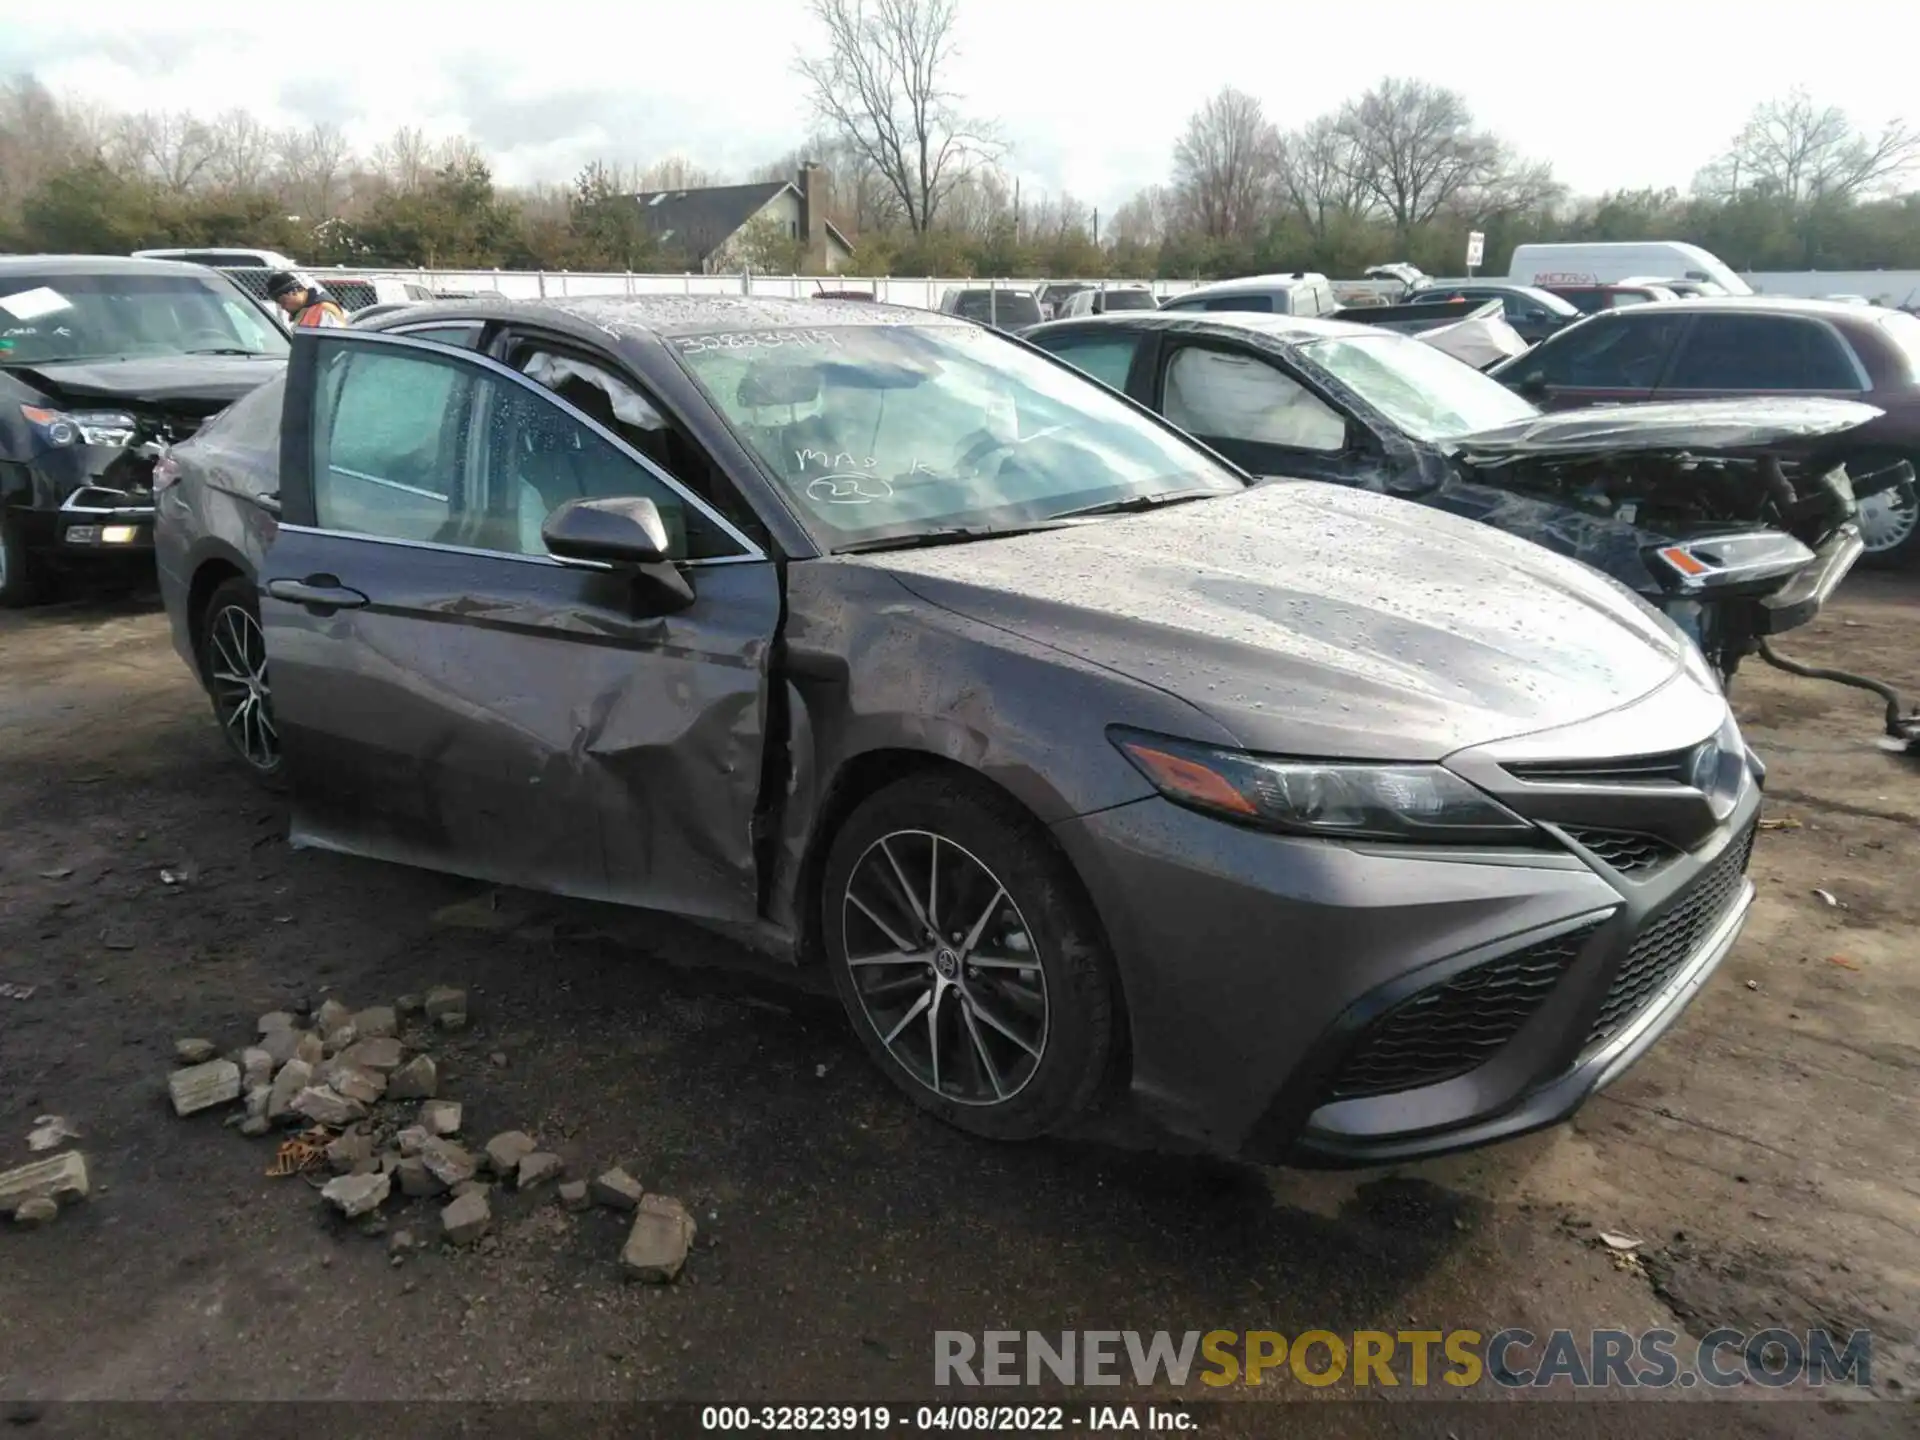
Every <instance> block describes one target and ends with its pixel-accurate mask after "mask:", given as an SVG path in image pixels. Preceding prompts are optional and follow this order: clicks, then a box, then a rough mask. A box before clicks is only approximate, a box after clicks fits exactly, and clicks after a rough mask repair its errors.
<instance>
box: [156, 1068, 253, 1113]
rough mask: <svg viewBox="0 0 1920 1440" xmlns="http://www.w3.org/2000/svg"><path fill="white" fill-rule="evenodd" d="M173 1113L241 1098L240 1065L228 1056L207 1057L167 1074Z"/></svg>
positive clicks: (191, 1110)
mask: <svg viewBox="0 0 1920 1440" xmlns="http://www.w3.org/2000/svg"><path fill="white" fill-rule="evenodd" d="M167 1093H168V1094H169V1095H170V1096H171V1097H172V1098H173V1113H174V1114H176V1115H192V1114H194V1113H195V1112H197V1111H200V1110H208V1109H211V1108H212V1107H213V1106H215V1105H225V1104H226V1103H227V1102H228V1101H231V1100H238V1099H239V1098H240V1067H239V1066H238V1065H236V1064H234V1063H233V1061H231V1060H208V1061H206V1062H205V1063H204V1064H200V1065H190V1066H188V1067H187V1068H186V1069H185V1070H176V1071H174V1072H173V1073H172V1074H171V1075H169V1076H168V1077H167Z"/></svg>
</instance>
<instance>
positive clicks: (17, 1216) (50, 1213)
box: [13, 1195, 60, 1230]
mask: <svg viewBox="0 0 1920 1440" xmlns="http://www.w3.org/2000/svg"><path fill="white" fill-rule="evenodd" d="M59 1218H60V1206H59V1204H58V1203H57V1202H55V1201H53V1200H49V1199H48V1198H47V1197H46V1196H44V1195H36V1196H34V1197H33V1198H32V1199H31V1200H22V1201H21V1202H20V1204H19V1206H18V1207H17V1208H16V1209H15V1210H14V1212H13V1223H14V1224H16V1225H18V1226H19V1227H20V1228H21V1229H22V1230H38V1229H39V1228H40V1227H41V1226H42V1225H51V1224H52V1223H53V1222H54V1221H55V1220H58V1219H59Z"/></svg>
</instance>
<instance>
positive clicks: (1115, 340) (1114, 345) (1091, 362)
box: [1036, 335, 1140, 390]
mask: <svg viewBox="0 0 1920 1440" xmlns="http://www.w3.org/2000/svg"><path fill="white" fill-rule="evenodd" d="M1036 343H1037V344H1038V345H1039V346H1040V347H1041V348H1042V349H1043V350H1050V351H1052V352H1053V353H1054V354H1055V355H1058V356H1059V357H1060V358H1061V359H1062V360H1064V361H1066V362H1067V363H1068V364H1069V365H1071V366H1073V367H1074V368H1075V369H1076V370H1084V371H1085V372H1086V373H1087V374H1089V375H1091V376H1092V377H1093V378H1094V379H1096V380H1098V381H1100V382H1101V383H1102V384H1104V385H1110V386H1112V387H1113V388H1114V389H1115V390H1125V389H1126V388H1127V372H1128V371H1130V370H1131V369H1132V368H1133V356H1134V352H1135V351H1137V350H1138V349H1139V348H1140V338H1139V337H1138V336H1137V335H1061V336H1058V337H1055V336H1051V335H1042V336H1039V337H1037V339H1036Z"/></svg>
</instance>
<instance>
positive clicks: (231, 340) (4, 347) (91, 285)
mask: <svg viewBox="0 0 1920 1440" xmlns="http://www.w3.org/2000/svg"><path fill="white" fill-rule="evenodd" d="M202 352H204V353H209V354H220V353H228V354H231V353H239V354H245V355H273V356H285V355H286V353H287V337H286V335H285V334H284V333H282V331H281V330H280V328H279V327H278V326H277V325H275V324H274V323H273V321H272V320H270V319H269V318H268V317H267V316H266V315H264V314H263V313H261V311H260V310H259V309H258V308H257V307H256V306H254V305H253V303H252V302H251V301H249V300H248V299H247V298H246V297H245V296H243V295H242V294H241V293H240V292H239V291H238V290H236V289H234V287H233V286H232V284H231V283H229V282H228V281H226V280H223V279H221V278H219V277H218V276H215V275H206V276H200V275H139V274H128V275H32V274H21V273H19V272H17V271H16V272H11V273H9V274H7V275H5V276H3V277H0V365H40V364H46V363H47V362H49V361H58V360H109V359H111V360H120V359H127V358H131V357H135V356H146V355H187V354H195V353H202Z"/></svg>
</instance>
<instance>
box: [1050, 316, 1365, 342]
mask: <svg viewBox="0 0 1920 1440" xmlns="http://www.w3.org/2000/svg"><path fill="white" fill-rule="evenodd" d="M1070 325H1071V326H1076V327H1078V326H1095V325H1109V326H1112V327H1114V328H1115V329H1131V328H1151V329H1155V330H1192V329H1195V328H1206V327H1218V328H1220V329H1223V330H1246V331H1251V332H1252V333H1254V334H1256V335H1261V336H1265V337H1267V338H1269V339H1273V340H1279V341H1283V342H1286V343H1289V344H1295V345H1303V344H1305V343H1306V342H1308V341H1309V340H1335V339H1342V338H1346V339H1352V338H1357V337H1359V336H1362V335H1389V334H1393V333H1394V332H1392V331H1389V330H1382V329H1381V328H1380V327H1379V326H1378V325H1356V324H1355V323H1354V322H1353V321H1351V320H1322V319H1320V318H1318V317H1317V316H1312V315H1270V314H1267V313H1265V312H1264V311H1259V310H1204V311H1200V312H1198V313H1195V312H1193V311H1191V310H1186V311H1172V310H1120V311H1116V312H1114V313H1113V314H1110V315H1088V316H1085V317H1080V316H1075V317H1073V318H1071V319H1067V320H1049V321H1048V322H1047V323H1046V324H1044V325H1036V326H1034V327H1033V328H1032V329H1031V330H1028V331H1026V332H1025V333H1026V337H1027V338H1028V339H1032V338H1033V337H1034V336H1035V335H1043V334H1047V333H1049V332H1051V331H1055V330H1064V329H1066V328H1067V327H1068V326H1070Z"/></svg>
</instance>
